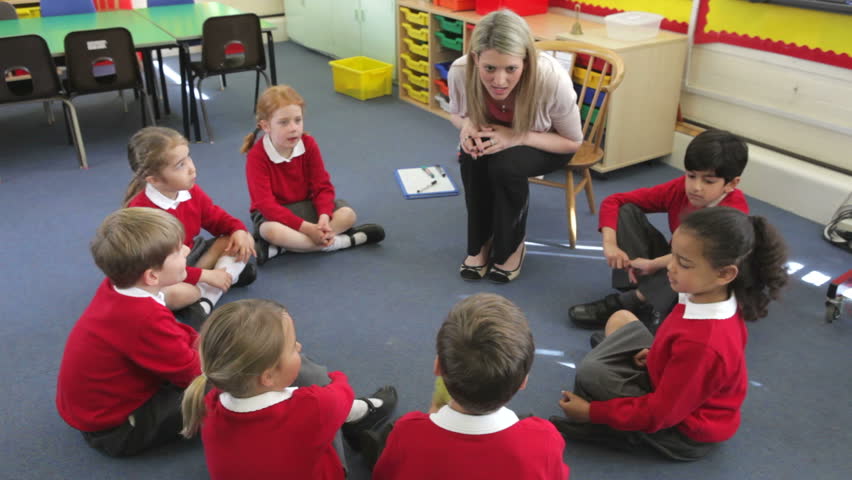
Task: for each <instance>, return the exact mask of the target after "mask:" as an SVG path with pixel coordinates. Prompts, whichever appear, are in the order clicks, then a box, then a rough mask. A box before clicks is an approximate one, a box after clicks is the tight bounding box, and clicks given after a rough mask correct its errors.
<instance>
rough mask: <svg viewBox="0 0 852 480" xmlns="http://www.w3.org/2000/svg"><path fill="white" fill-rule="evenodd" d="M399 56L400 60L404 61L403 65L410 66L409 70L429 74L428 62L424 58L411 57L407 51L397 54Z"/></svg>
mask: <svg viewBox="0 0 852 480" xmlns="http://www.w3.org/2000/svg"><path fill="white" fill-rule="evenodd" d="M399 58H401V59H402V61H403V62H405V66H406V67H408V68H410V69H411V70H413V71H415V72H417V73H425V74H426V75H428V74H429V62H427V61H426V60H415V59H413V58H411V55H409V54H407V53H401V54H400V55H399Z"/></svg>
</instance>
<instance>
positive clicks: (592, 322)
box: [568, 293, 624, 329]
mask: <svg viewBox="0 0 852 480" xmlns="http://www.w3.org/2000/svg"><path fill="white" fill-rule="evenodd" d="M622 308H624V307H622V306H621V302H619V301H618V294H617V293H613V294H611V295H607V296H606V297H604V298H602V299H600V300H598V301H596V302H591V303H584V304H582V305H574V306H573V307H571V308H570V309H569V310H568V316H569V317H570V318H571V322H573V323H574V325H576V326H578V327H580V328H588V329H596V328H604V326H605V325H606V321H607V320H609V317H610V316H612V314H613V313H615V312H616V311H618V310H621V309H622Z"/></svg>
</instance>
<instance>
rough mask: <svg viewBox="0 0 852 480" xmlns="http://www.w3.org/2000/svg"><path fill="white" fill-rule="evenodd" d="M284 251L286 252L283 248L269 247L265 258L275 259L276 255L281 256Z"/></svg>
mask: <svg viewBox="0 0 852 480" xmlns="http://www.w3.org/2000/svg"><path fill="white" fill-rule="evenodd" d="M286 251H287V250H284V247H276V246H275V245H270V246H269V255H267V258H272V257H277V256H278V255H280V254H282V253H284V252H286Z"/></svg>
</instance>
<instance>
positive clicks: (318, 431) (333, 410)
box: [201, 372, 355, 480]
mask: <svg viewBox="0 0 852 480" xmlns="http://www.w3.org/2000/svg"><path fill="white" fill-rule="evenodd" d="M328 376H329V378H331V383H330V384H328V385H326V386H323V387H320V386H316V385H313V386H310V387H299V388H298V389H296V390H295V391H294V392H293V395H292V396H291V397H290V398H288V399H286V400H284V401H281V402H279V403H276V404H273V405H270V406H266V407H264V408H261V409H260V410H255V411H251V412H235V411H232V410H229V409H227V408H225V407H224V406H223V405H222V402H221V401H220V396H221V395H222V392H221V391H220V390H218V389H213V390H211V391H210V392H209V393H208V394H207V397H205V400H204V401H205V405H206V409H207V410H206V411H207V413H206V415H205V417H204V422H203V424H202V426H201V439H202V442H203V443H204V455H205V457H207V470H208V472H209V473H210V478H211V479H213V480H231V479H235V478H239V479H241V480H252V479H258V480H261V479H262V480H265V479H270V478H281V479H284V478H293V479H297V478H298V479H302V478H303V479H311V480H331V479H334V480H343V478H344V477H345V475H344V472H343V465H342V464H341V463H340V458H338V456H337V452H336V451H335V450H334V447H333V446H332V443H331V442H332V440H333V439H334V436H335V435H336V434H337V431H338V430H340V427H341V426H342V425H343V422H344V421H345V420H346V416H347V415H348V414H349V410H350V409H351V408H352V401H353V400H354V399H355V393H354V392H353V391H352V387H350V386H349V381H348V380H347V378H346V375H345V374H343V373H342V372H330V373H329V374H328Z"/></svg>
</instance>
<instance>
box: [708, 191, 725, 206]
mask: <svg viewBox="0 0 852 480" xmlns="http://www.w3.org/2000/svg"><path fill="white" fill-rule="evenodd" d="M727 196H728V192H725V193H723V194H722V195H720V196H719V198H717V199H716V200H713V201H712V202H710V203H708V204H707V206H708V207H718V206H719V204H720V203H722V200H724V199H725V197H727Z"/></svg>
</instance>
